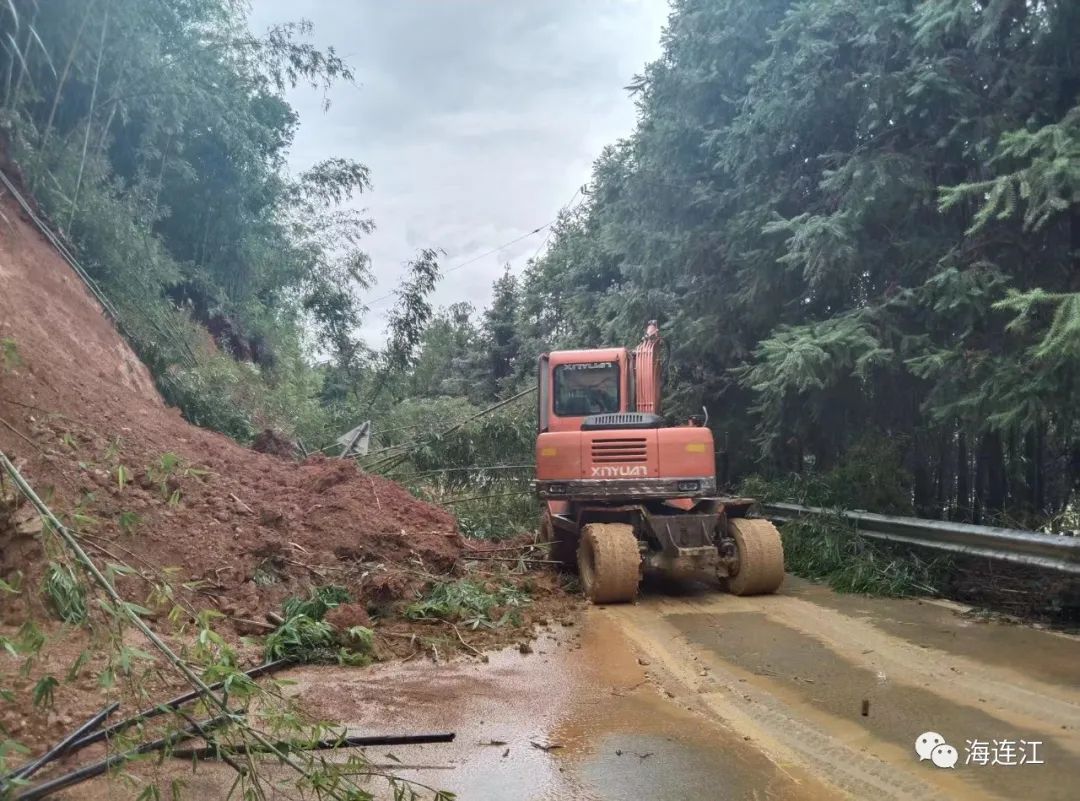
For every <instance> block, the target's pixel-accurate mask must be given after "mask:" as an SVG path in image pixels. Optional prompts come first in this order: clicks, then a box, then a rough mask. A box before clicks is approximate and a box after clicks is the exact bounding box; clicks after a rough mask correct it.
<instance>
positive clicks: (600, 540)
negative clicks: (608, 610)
mask: <svg viewBox="0 0 1080 801" xmlns="http://www.w3.org/2000/svg"><path fill="white" fill-rule="evenodd" d="M577 562H578V572H579V573H580V574H581V587H582V589H583V590H584V591H585V597H586V598H588V599H589V600H590V601H592V602H593V603H594V604H614V603H626V602H629V601H632V600H634V598H635V597H636V596H637V591H638V581H639V580H640V579H641V552H640V551H639V550H638V542H637V537H635V536H634V527H633V526H631V525H628V524H627V523H589V524H588V525H586V526H585V527H584V528H583V529H582V532H581V543H580V544H579V545H578V552H577Z"/></svg>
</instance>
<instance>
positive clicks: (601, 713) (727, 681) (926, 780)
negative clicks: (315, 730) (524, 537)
mask: <svg viewBox="0 0 1080 801" xmlns="http://www.w3.org/2000/svg"><path fill="white" fill-rule="evenodd" d="M961 612H962V609H961V608H959V607H955V606H952V605H948V604H941V603H933V602H918V601H908V600H905V601H895V600H884V599H869V598H862V597H858V596H839V595H835V594H833V593H831V592H829V591H828V590H826V589H824V588H821V587H816V586H813V585H810V584H808V583H806V582H802V581H798V580H795V579H789V580H788V581H787V582H786V584H785V586H784V588H783V592H782V593H781V594H779V595H777V596H772V597H765V598H749V599H742V598H735V597H732V596H728V595H723V594H718V593H715V592H711V591H708V590H705V589H703V588H687V587H685V586H676V587H664V588H659V589H657V588H653V589H651V590H650V591H648V592H647V593H646V594H645V596H644V597H643V598H642V600H641V601H640V602H639V603H637V604H634V605H628V606H612V607H606V608H590V609H588V611H587V612H586V614H585V615H584V618H583V619H582V620H579V621H577V622H576V623H575V624H574V625H572V626H565V625H562V623H561V622H560V621H552V625H551V626H550V627H548V629H547V631H546V632H545V633H544V634H543V636H541V637H540V639H539V640H537V642H536V643H534V646H533V647H534V652H533V653H531V654H527V655H525V654H521V653H519V652H518V651H517V650H516V649H508V650H507V651H505V652H502V653H498V654H494V655H492V657H491V659H490V661H489V662H487V663H481V662H479V661H471V662H469V661H461V662H455V663H452V664H443V665H432V664H431V663H430V662H421V661H419V660H417V661H414V662H410V663H406V664H399V665H384V666H378V667H376V668H373V669H371V670H348V669H339V668H329V667H328V668H303V669H298V670H295V671H292V672H291V673H290V674H289V678H292V679H293V680H295V681H296V682H297V685H296V691H297V692H298V693H299V694H300V696H301V699H302V700H303V701H304V702H305V703H306V704H307V705H308V706H309V708H312V709H314V710H315V711H317V712H319V713H321V714H323V715H325V716H326V717H328V718H329V717H335V718H337V719H344V720H348V721H350V723H351V724H352V725H353V726H355V727H356V728H358V729H361V730H365V731H369V732H370V731H431V730H454V731H456V732H457V733H458V738H457V741H456V742H455V743H453V744H452V745H447V746H423V747H413V748H401V749H393V750H392V751H393V753H392V755H388V752H390V751H391V749H374V750H372V751H370V752H369V753H368V755H367V756H368V758H369V759H371V760H373V761H375V762H377V763H380V762H381V763H384V764H386V765H388V766H390V767H392V768H393V769H394V770H395V771H396V772H397V773H399V774H401V775H403V776H408V777H411V778H414V779H417V780H420V781H423V782H424V783H426V784H429V785H433V786H435V787H441V788H446V789H448V790H453V791H456V792H458V793H459V797H460V798H462V799H475V800H476V801H496V800H497V801H507V800H510V799H514V800H517V799H520V800H521V801H526V800H528V799H532V800H534V801H549V800H551V799H575V800H577V799H582V800H583V801H630V799H634V801H639V800H640V799H648V800H649V801H669V800H670V801H676V800H678V801H682V800H683V799H703V800H705V799H707V800H708V801H714V800H716V799H750V800H757V799H813V800H814V801H816V800H817V799H822V800H824V799H835V798H854V799H860V801H862V799H873V800H874V801H907V800H908V799H919V801H923V800H924V799H1025V801H1027V800H1030V801H1038V800H1039V799H1075V798H1078V797H1080V639H1077V638H1074V637H1068V636H1065V635H1060V634H1054V633H1050V632H1045V631H1038V630H1035V629H1031V628H1027V627H1023V626H1010V625H1004V624H1000V623H986V622H978V620H977V619H973V618H972V617H971V616H966V615H963V614H961ZM864 710H865V711H866V713H867V714H865V715H864V714H863V711H864ZM928 730H931V731H936V732H938V733H940V734H941V735H942V736H943V737H944V738H945V740H946V741H947V743H948V744H951V745H953V746H954V747H955V748H956V749H957V756H958V760H959V761H958V763H957V764H956V766H955V767H954V768H952V769H949V768H939V767H935V766H934V765H933V763H932V762H931V761H929V760H926V761H920V760H919V758H918V756H917V755H916V753H915V749H914V745H915V740H916V738H917V737H918V736H919V735H920V734H922V733H923V732H925V731H928ZM995 740H996V741H998V742H997V743H996V744H995V743H994V741H995ZM1021 740H1024V741H1027V744H1026V745H1025V746H1024V748H1025V756H1026V758H1027V759H1028V760H1030V759H1031V758H1032V756H1034V758H1035V759H1036V760H1038V761H1039V762H1041V763H1042V764H1030V762H1029V763H1028V764H1013V765H1007V764H999V765H991V764H985V765H982V764H977V760H978V759H980V757H979V754H980V753H981V752H982V749H981V748H979V745H980V743H985V744H986V746H987V749H986V756H987V757H988V761H989V760H992V758H993V754H994V746H995V745H996V747H997V757H998V761H999V762H1001V761H1005V762H1009V761H1015V762H1019V760H1020V752H1019V749H1020V741H1021ZM968 741H972V742H971V743H968ZM1010 742H1011V743H1012V746H1011V747H1010V745H1009V743H1010ZM1032 742H1037V743H1039V745H1036V746H1033V745H1031V743H1032ZM969 746H970V747H971V748H970V750H969ZM969 754H970V755H971V756H972V757H973V759H974V760H976V761H971V762H968V763H967V764H965V762H966V761H967V759H968V756H969ZM398 760H401V762H398ZM402 763H404V764H402ZM188 780H189V792H191V793H194V796H193V797H206V798H212V797H215V793H216V791H217V790H218V789H221V788H222V787H223V785H222V782H225V781H226V780H227V769H217V768H213V767H211V766H207V769H205V770H203V769H201V770H200V773H199V774H198V775H197V776H196V777H189V779H188ZM375 787H376V785H373V789H375ZM283 797H284V796H283ZM386 797H389V796H386Z"/></svg>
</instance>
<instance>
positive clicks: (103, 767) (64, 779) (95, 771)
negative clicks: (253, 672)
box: [15, 715, 233, 801]
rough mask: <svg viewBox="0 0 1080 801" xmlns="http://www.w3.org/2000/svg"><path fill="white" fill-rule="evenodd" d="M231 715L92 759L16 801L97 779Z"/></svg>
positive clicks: (23, 793)
mask: <svg viewBox="0 0 1080 801" xmlns="http://www.w3.org/2000/svg"><path fill="white" fill-rule="evenodd" d="M232 719H233V718H232V715H219V716H218V717H216V718H212V719H210V720H208V721H206V722H204V723H196V724H194V725H191V726H188V727H186V728H184V729H181V730H179V731H176V732H173V733H172V734H169V735H167V736H165V737H162V738H160V739H158V740H153V741H151V742H149V743H143V744H142V745H140V746H139V747H138V748H134V749H132V750H130V751H125V752H124V753H122V754H114V755H113V756H111V757H107V758H105V759H102V760H100V761H98V762H92V763H91V764H89V765H84V766H83V767H81V768H78V769H77V770H73V771H71V773H65V774H64V775H63V776H57V777H56V778H55V779H49V780H48V781H44V782H41V783H40V784H35V785H34V786H32V787H28V788H26V789H25V790H22V791H21V792H17V793H15V801H38V799H41V798H46V797H48V796H50V795H52V794H53V793H57V792H59V791H60V790H64V789H67V788H68V787H71V786H73V785H76V784H81V783H82V782H84V781H87V780H88V779H93V778H96V777H97V776H101V775H103V774H105V773H108V772H109V771H110V770H111V769H112V768H114V767H116V766H117V765H122V764H123V763H125V762H129V761H130V760H132V759H134V758H135V757H137V756H142V755H143V754H149V753H151V752H152V751H161V750H163V749H166V748H169V747H171V746H173V745H175V744H176V743H178V742H182V741H183V740H187V739H190V738H191V737H194V736H196V734H197V733H198V732H199V731H200V730H201V731H210V730H212V729H216V728H218V727H219V726H222V725H224V724H226V723H229V722H230V721H231V720H232Z"/></svg>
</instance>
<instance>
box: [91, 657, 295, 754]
mask: <svg viewBox="0 0 1080 801" xmlns="http://www.w3.org/2000/svg"><path fill="white" fill-rule="evenodd" d="M291 663H292V660H290V659H278V660H277V661H275V662H267V663H266V664H264V665H259V666H258V667H253V668H252V669H251V670H245V671H244V675H246V676H247V677H248V678H251V679H257V678H258V677H259V676H265V675H266V674H267V673H272V672H274V671H275V670H280V669H281V668H283V667H286V666H287V665H289V664H291ZM224 686H225V682H223V681H219V682H218V683H217V684H213V685H210V688H209V689H210V690H211V691H216V690H220V689H221V688H222V687H224ZM205 694H206V693H205V692H203V691H202V690H191V691H190V692H186V693H184V694H183V695H178V696H177V697H176V698H173V699H171V700H169V701H166V702H165V703H163V704H158V705H157V706H153V707H150V708H149V709H144V710H143V711H142V712H139V713H138V714H136V715H132V716H131V717H130V718H127V719H126V720H121V721H118V722H117V723H114V724H113V725H111V726H109V727H107V728H104V729H101V730H100V731H95V732H93V733H91V734H87V735H86V736H85V737H83V738H82V739H80V740H77V741H76V742H75V743H73V744H72V746H71V750H72V751H78V750H79V749H82V748H86V747H87V746H88V745H93V744H94V743H100V742H101V741H102V740H107V739H109V738H110V737H113V736H115V735H116V734H119V733H120V732H122V731H124V730H125V729H130V728H131V727H132V726H136V725H138V724H140V723H142V722H143V721H146V720H150V719H151V718H156V717H157V716H158V715H164V714H165V713H166V712H170V711H174V710H176V709H179V708H180V707H181V706H183V705H184V704H186V703H189V702H191V701H194V700H196V699H197V698H200V697H201V696H203V695H205Z"/></svg>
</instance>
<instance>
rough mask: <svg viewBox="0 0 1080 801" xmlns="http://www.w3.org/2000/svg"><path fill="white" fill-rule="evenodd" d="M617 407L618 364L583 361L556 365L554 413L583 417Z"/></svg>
mask: <svg viewBox="0 0 1080 801" xmlns="http://www.w3.org/2000/svg"><path fill="white" fill-rule="evenodd" d="M618 411H620V409H619V365H618V364H616V363H615V362H582V363H580V364H560V365H558V366H556V367H555V414H557V415H558V416H559V417H584V416H586V415H590V414H612V413H614V412H618Z"/></svg>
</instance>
